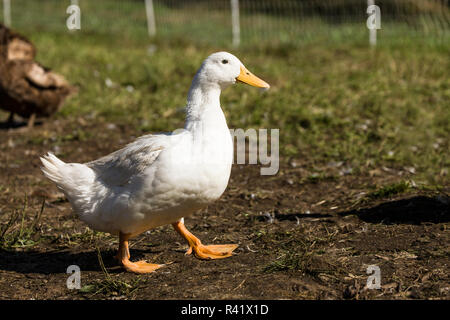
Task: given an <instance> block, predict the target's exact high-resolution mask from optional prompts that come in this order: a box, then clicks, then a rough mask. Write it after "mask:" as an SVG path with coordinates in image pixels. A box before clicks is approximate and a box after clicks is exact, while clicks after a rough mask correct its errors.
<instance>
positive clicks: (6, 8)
mask: <svg viewBox="0 0 450 320" xmlns="http://www.w3.org/2000/svg"><path fill="white" fill-rule="evenodd" d="M3 22H4V23H5V26H7V27H11V0H3Z"/></svg>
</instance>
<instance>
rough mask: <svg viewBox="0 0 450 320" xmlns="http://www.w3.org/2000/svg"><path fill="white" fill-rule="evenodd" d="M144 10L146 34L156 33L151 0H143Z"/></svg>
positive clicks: (151, 35) (153, 34) (152, 34)
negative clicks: (145, 14)
mask: <svg viewBox="0 0 450 320" xmlns="http://www.w3.org/2000/svg"><path fill="white" fill-rule="evenodd" d="M145 12H146V13H147V28H148V35H149V36H150V37H154V36H155V35H156V23H155V11H154V9H153V0H145Z"/></svg>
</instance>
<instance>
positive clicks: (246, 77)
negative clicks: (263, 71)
mask: <svg viewBox="0 0 450 320" xmlns="http://www.w3.org/2000/svg"><path fill="white" fill-rule="evenodd" d="M236 80H237V81H240V82H244V83H247V84H249V85H251V86H254V87H258V88H266V89H269V88H270V85H269V84H268V83H267V82H265V81H264V80H261V79H260V78H258V77H257V76H255V75H254V74H253V73H251V72H250V71H248V70H247V68H245V67H244V66H241V73H240V74H239V76H238V77H237V78H236Z"/></svg>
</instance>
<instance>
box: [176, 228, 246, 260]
mask: <svg viewBox="0 0 450 320" xmlns="http://www.w3.org/2000/svg"><path fill="white" fill-rule="evenodd" d="M172 226H173V228H174V229H175V230H176V231H177V232H178V233H179V234H180V235H181V236H182V237H183V238H184V239H186V241H187V242H188V244H189V249H188V251H186V254H191V253H192V251H194V254H195V256H196V257H197V258H199V259H205V260H209V259H223V258H227V257H231V254H232V252H233V250H234V249H236V248H237V247H238V245H237V244H217V245H209V246H207V245H204V244H202V242H201V241H200V239H198V238H197V237H196V236H194V235H193V234H192V233H190V232H189V231H188V230H187V229H186V226H185V225H184V222H183V220H180V221H177V222H175V223H172Z"/></svg>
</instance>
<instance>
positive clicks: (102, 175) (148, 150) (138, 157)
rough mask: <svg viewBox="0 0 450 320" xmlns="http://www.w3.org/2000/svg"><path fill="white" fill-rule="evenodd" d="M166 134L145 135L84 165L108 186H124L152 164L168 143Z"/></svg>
mask: <svg viewBox="0 0 450 320" xmlns="http://www.w3.org/2000/svg"><path fill="white" fill-rule="evenodd" d="M168 136H169V135H168V134H158V135H145V136H142V137H140V138H138V139H137V140H136V141H134V142H132V143H130V144H128V145H126V146H125V147H124V148H122V149H120V150H117V151H115V152H113V153H111V154H109V155H107V156H104V157H102V158H100V159H97V160H94V161H91V162H88V163H86V165H87V166H88V167H90V168H91V169H92V170H94V172H95V173H96V174H97V179H98V180H100V181H101V182H102V183H104V184H106V185H108V186H124V185H126V184H127V183H128V182H129V181H130V179H131V178H132V177H134V176H136V175H139V174H140V173H142V172H143V171H144V170H145V169H147V168H148V167H149V166H151V165H152V164H153V162H154V161H155V160H156V159H157V158H158V156H159V154H160V153H161V151H162V150H164V148H165V147H167V143H168V140H167V138H168Z"/></svg>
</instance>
